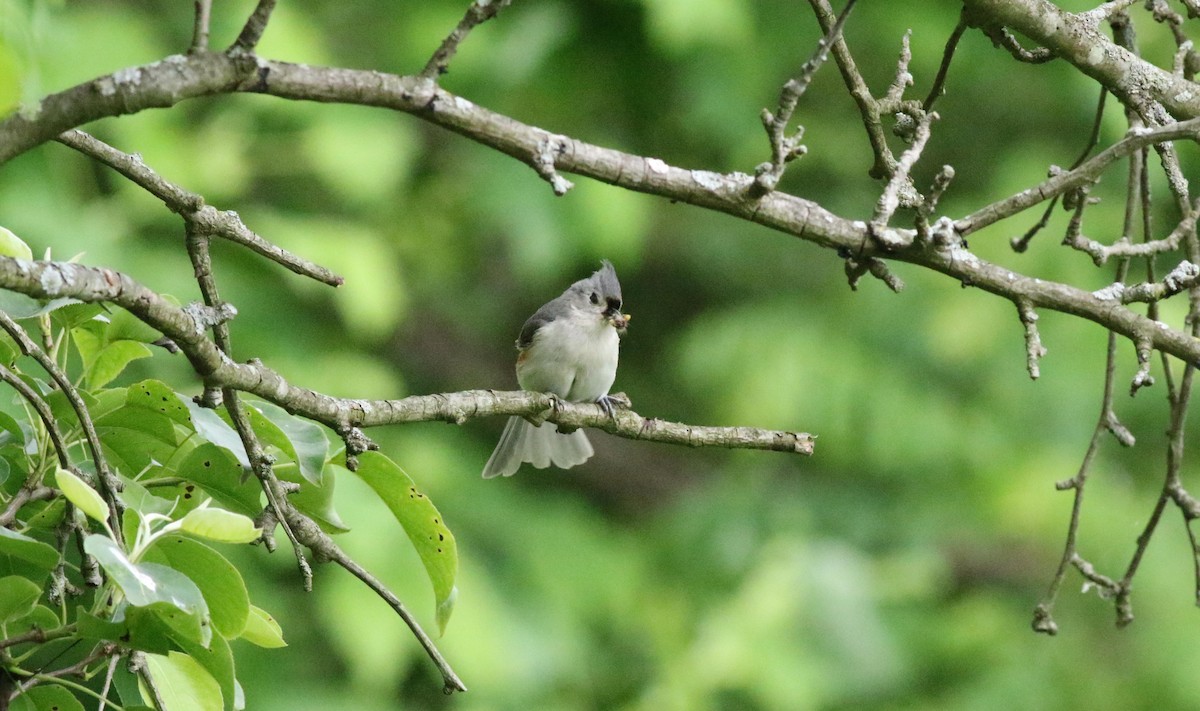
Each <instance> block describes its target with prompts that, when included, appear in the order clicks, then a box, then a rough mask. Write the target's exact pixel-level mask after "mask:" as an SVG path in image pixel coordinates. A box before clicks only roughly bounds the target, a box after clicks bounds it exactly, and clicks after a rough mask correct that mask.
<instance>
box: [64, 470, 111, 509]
mask: <svg viewBox="0 0 1200 711" xmlns="http://www.w3.org/2000/svg"><path fill="white" fill-rule="evenodd" d="M54 477H55V479H56V480H57V481H58V488H59V489H62V493H63V496H66V497H67V500H68V501H70V502H71V503H73V504H75V507H76V508H77V509H79V510H80V511H82V512H83V513H85V514H86V515H87V516H88V518H91V519H94V520H96V521H99V522H100V523H106V522H107V521H108V504H106V503H104V498H103V497H101V496H100V493H99V492H97V491H96V490H95V489H93V488H92V487H90V486H88V485H87V484H85V483H84V481H83V480H82V479H80V478H79V477H77V476H75V475H74V474H72V473H71V472H69V471H67V470H66V469H63V468H61V467H59V468H58V470H57V471H55V473H54Z"/></svg>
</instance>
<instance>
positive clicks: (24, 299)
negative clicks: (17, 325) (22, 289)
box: [0, 289, 42, 321]
mask: <svg viewBox="0 0 1200 711" xmlns="http://www.w3.org/2000/svg"><path fill="white" fill-rule="evenodd" d="M41 310H42V302H40V301H38V300H37V299H35V298H33V297H32V296H26V295H24V294H20V293H17V292H15V291H9V290H8V289H0V311H3V312H4V313H6V314H8V315H9V316H11V317H12V318H14V319H17V320H18V321H20V320H21V319H27V318H33V317H34V316H37V315H38V312H40V311H41Z"/></svg>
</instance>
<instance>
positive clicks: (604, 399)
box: [596, 393, 633, 419]
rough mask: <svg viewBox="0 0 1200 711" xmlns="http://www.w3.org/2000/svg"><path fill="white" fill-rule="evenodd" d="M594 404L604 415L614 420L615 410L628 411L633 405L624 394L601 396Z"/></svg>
mask: <svg viewBox="0 0 1200 711" xmlns="http://www.w3.org/2000/svg"><path fill="white" fill-rule="evenodd" d="M596 404H597V405H599V406H600V409H601V410H603V411H604V414H605V415H608V416H609V417H610V418H613V419H615V418H616V416H617V410H628V409H629V408H630V407H631V406H632V404H633V403H631V402H630V400H629V396H628V395H626V394H625V393H615V394H613V395H601V396H600V398H599V399H598V400H596Z"/></svg>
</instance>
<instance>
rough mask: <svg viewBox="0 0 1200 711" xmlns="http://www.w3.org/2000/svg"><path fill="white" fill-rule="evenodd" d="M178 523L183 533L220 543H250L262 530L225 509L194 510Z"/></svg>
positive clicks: (246, 518)
mask: <svg viewBox="0 0 1200 711" xmlns="http://www.w3.org/2000/svg"><path fill="white" fill-rule="evenodd" d="M179 523H180V525H181V526H182V530H183V531H184V532H185V533H190V534H192V535H194V536H200V537H201V538H207V539H209V540H210V541H219V542H221V543H251V542H253V541H256V540H258V537H259V536H260V535H262V529H261V528H259V527H257V526H255V525H254V521H252V520H250V517H249V516H243V515H242V514H238V513H233V512H232V511H226V510H225V509H215V508H201V509H195V510H194V511H190V512H188V515H187V516H184V517H183V518H182V519H181V520H180V522H179Z"/></svg>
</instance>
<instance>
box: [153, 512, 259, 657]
mask: <svg viewBox="0 0 1200 711" xmlns="http://www.w3.org/2000/svg"><path fill="white" fill-rule="evenodd" d="M145 560H147V561H150V562H159V563H164V564H166V565H169V566H170V567H172V568H174V569H175V570H178V571H179V572H181V573H183V574H184V575H186V576H188V578H190V579H191V580H192V581H193V582H195V583H196V586H197V587H199V588H200V592H201V593H202V594H203V595H204V601H205V602H206V603H208V610H209V612H210V613H211V614H212V622H213V629H215V630H216V631H217V632H218V633H220V634H221V636H223V637H225V638H226V639H233V638H235V637H237V636H239V635H241V634H242V632H243V630H245V628H246V620H247V618H248V617H249V615H250V594H249V593H248V592H247V591H246V583H245V582H244V581H243V580H242V575H241V573H239V572H238V569H237V568H235V567H234V566H233V564H232V563H230V562H229V561H228V560H227V559H226V558H225V556H223V555H221V554H220V553H218V552H217V551H215V550H213V549H212V548H210V547H208V546H206V545H204V544H203V543H201V542H200V541H195V540H192V539H190V538H186V537H184V536H174V535H171V536H163V537H162V538H160V539H159V540H158V541H157V542H155V544H154V546H152V547H151V548H150V550H149V551H147V552H146V555H145Z"/></svg>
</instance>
